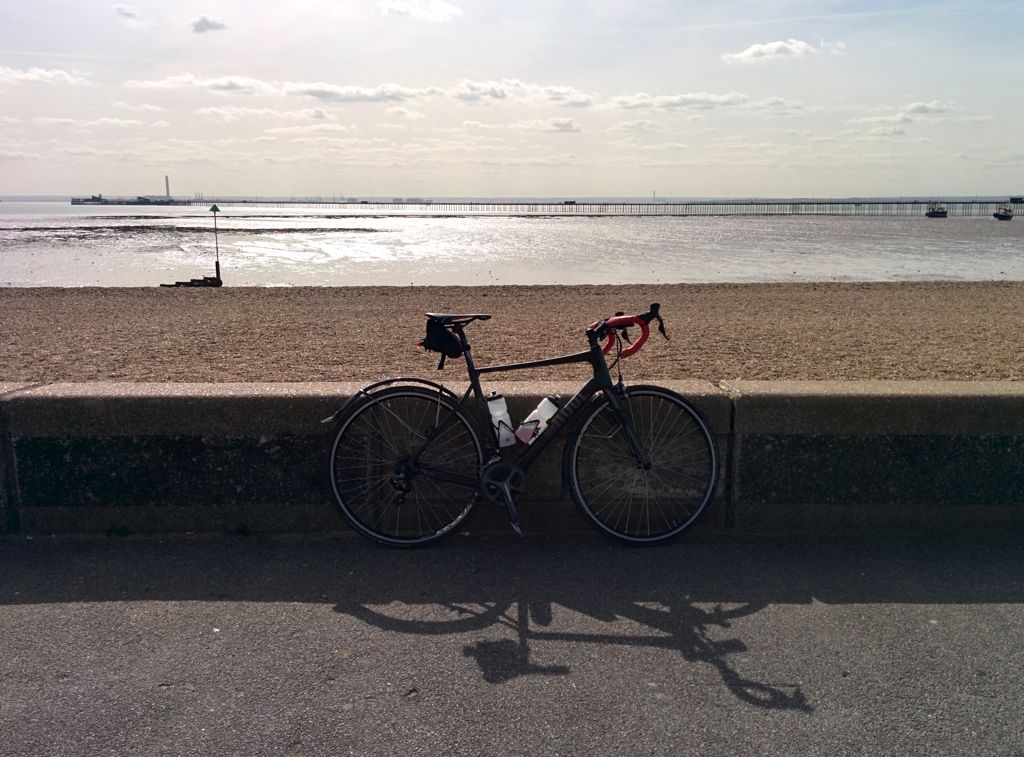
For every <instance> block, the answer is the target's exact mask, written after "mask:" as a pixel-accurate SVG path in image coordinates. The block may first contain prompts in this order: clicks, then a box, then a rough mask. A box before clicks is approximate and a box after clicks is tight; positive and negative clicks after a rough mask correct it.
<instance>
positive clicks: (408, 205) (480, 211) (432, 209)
mask: <svg viewBox="0 0 1024 757" xmlns="http://www.w3.org/2000/svg"><path fill="white" fill-rule="evenodd" d="M1013 199H1015V200H1020V199H1021V198H1013ZM186 202H187V204H189V205H198V206H203V205H205V206H209V205H211V204H216V205H218V206H220V207H225V206H226V207H263V208H265V207H272V208H286V207H311V208H328V209H338V210H340V211H342V212H345V213H353V214H357V213H373V214H378V213H379V214H385V215H386V214H394V215H403V214H404V215H505V216H909V217H914V216H921V217H923V216H924V214H925V211H926V210H927V209H928V205H929V203H930V202H931V201H929V200H863V201H862V200H821V199H812V200H756V199H752V200H693V201H685V202H583V201H573V200H562V201H543V202H498V201H488V202H471V201H466V202H463V201H447V200H440V201H426V200H422V201H421V200H416V201H409V200H404V201H403V200H397V199H396V200H392V201H378V200H351V199H349V200H342V199H332V198H329V197H306V198H295V199H287V200H282V199H278V200H231V199H208V198H204V199H196V200H188V201H186ZM1005 202H1006V201H1005V200H1004V201H1001V202H998V201H988V200H954V201H949V202H943V203H942V204H943V205H944V206H945V207H946V209H947V210H948V212H949V215H950V216H989V217H990V216H991V215H992V214H993V213H994V212H995V211H996V209H997V208H998V207H999V206H1000V205H1003V204H1005ZM1012 206H1013V208H1014V211H1015V212H1016V213H1017V214H1020V213H1021V212H1022V211H1024V202H1015V203H1012Z"/></svg>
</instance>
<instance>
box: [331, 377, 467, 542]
mask: <svg viewBox="0 0 1024 757" xmlns="http://www.w3.org/2000/svg"><path fill="white" fill-rule="evenodd" d="M483 457H484V453H483V447H482V445H481V442H480V436H479V434H478V433H477V431H476V429H475V428H474V427H473V424H472V422H471V421H470V419H469V418H468V416H467V415H466V414H465V413H464V412H463V410H462V409H461V408H459V407H457V405H456V403H455V402H454V401H453V400H451V399H450V398H448V397H446V396H444V395H442V394H440V393H439V392H432V391H430V390H428V389H423V388H419V387H401V386H399V387H393V388H390V389H386V390H383V391H380V392H377V393H375V394H373V395H372V396H371V397H369V398H367V399H365V400H363V401H362V402H360V403H359V404H357V405H356V406H355V407H354V408H353V409H352V410H350V411H349V412H348V413H346V414H345V415H344V416H343V417H342V418H341V420H340V424H339V428H338V431H337V434H336V435H335V437H334V443H333V444H332V446H331V457H330V476H331V490H332V491H333V492H334V496H335V500H336V503H337V505H338V509H339V510H340V512H341V514H342V515H343V516H344V517H345V519H346V520H347V521H348V522H349V523H350V524H351V525H352V527H353V528H355V530H356V531H358V532H359V533H361V534H362V535H363V536H366V537H368V538H370V539H373V540H374V541H377V542H379V543H381V544H387V545H389V546H399V547H412V546H421V545H425V544H429V543H431V542H434V541H437V540H438V539H441V538H443V537H445V536H447V535H448V534H450V533H452V532H454V531H455V530H456V529H457V528H458V527H459V526H460V525H462V523H463V522H465V520H466V518H468V517H469V515H470V513H471V512H472V511H473V508H474V507H475V505H476V491H477V486H478V479H479V474H480V467H481V466H482V464H483Z"/></svg>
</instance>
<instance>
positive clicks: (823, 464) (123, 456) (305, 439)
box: [0, 381, 1024, 534]
mask: <svg viewBox="0 0 1024 757" xmlns="http://www.w3.org/2000/svg"><path fill="white" fill-rule="evenodd" d="M666 385H667V386H669V387H670V388H672V389H675V390H676V391H679V392H680V393H682V394H684V395H685V396H687V397H689V398H690V399H691V400H692V401H693V402H694V403H695V404H696V405H697V406H698V408H699V409H700V410H701V412H702V414H703V415H704V416H705V418H706V419H707V420H708V422H709V423H710V425H711V427H712V428H713V429H714V431H715V434H716V437H717V440H718V446H719V451H720V453H721V458H722V466H721V479H720V481H719V486H718V493H717V495H716V499H715V502H714V503H713V505H712V507H711V508H710V510H709V512H708V513H707V514H706V515H705V517H704V518H703V520H702V522H701V524H700V525H699V528H701V529H704V530H732V531H736V532H771V531H792V530H804V531H822V532H832V533H835V532H837V531H838V532H845V531H861V530H865V529H868V530H881V531H886V532H909V531H917V530H921V529H925V530H928V531H964V530H967V531H978V530H1005V529H1019V528H1020V527H1021V526H1022V525H1024V384H1019V383H1015V382H991V383H970V382H885V381H869V382H836V383H833V382H751V381H735V382H722V383H720V384H717V385H715V384H711V383H707V382H697V381H688V382H675V383H669V384H666ZM357 388H358V386H357V385H354V384H343V383H334V384H123V383H88V384H48V385H30V384H2V383H0V531H2V532H5V533H26V534H39V533H76V532H92V533H96V532H99V533H103V532H107V533H153V532H167V531H178V532H190V531H195V532H199V531H239V532H246V531H276V532H281V531H300V532H301V531H344V530H346V526H345V525H344V524H343V523H342V521H341V519H340V518H339V517H338V516H337V515H336V513H335V511H334V508H333V505H332V503H331V500H330V494H329V489H328V483H327V476H326V458H327V451H328V446H329V443H330V435H331V427H330V426H329V425H323V424H321V423H320V420H321V419H322V418H324V417H326V416H328V415H330V414H331V413H332V412H333V411H334V410H335V409H337V408H338V407H339V406H340V405H341V403H342V402H344V400H345V399H346V398H347V397H349V396H351V394H352V393H353V392H354V391H355V390H356V389H357ZM453 388H457V387H453ZM492 388H493V389H497V390H499V391H501V392H502V393H504V394H505V396H506V398H507V399H508V401H509V407H510V410H511V413H512V416H513V418H514V419H521V418H523V417H525V416H526V415H527V414H528V413H529V411H530V410H531V409H532V408H533V407H534V406H535V405H536V404H537V403H538V402H539V401H540V399H541V398H542V397H544V396H546V395H548V394H561V395H562V396H563V397H566V398H567V397H569V396H571V394H572V393H573V391H574V390H575V388H576V387H575V386H574V385H564V384H552V383H515V384H512V383H508V384H503V383H489V384H488V389H492ZM561 459H562V458H561V445H553V446H552V447H551V448H550V449H549V450H548V451H547V452H546V453H545V456H544V457H542V458H541V461H540V462H539V463H538V464H537V466H536V467H535V468H534V469H533V470H532V471H531V472H530V476H529V485H528V491H527V495H526V497H525V500H524V503H523V504H522V507H521V514H522V518H523V525H524V528H525V529H526V530H527V532H528V533H529V532H542V533H543V532H572V531H575V530H584V531H585V530H589V526H588V525H587V523H586V522H585V521H584V520H583V518H582V517H580V516H579V515H578V514H577V513H576V512H575V509H574V507H573V505H572V504H571V501H570V500H569V497H568V495H567V494H565V493H564V492H563V487H562V482H561ZM503 517H504V516H503V513H502V512H501V511H500V510H499V509H497V508H494V507H492V506H490V505H488V504H486V503H485V504H482V505H481V508H480V512H478V513H477V515H476V516H475V518H474V520H473V521H472V522H471V523H470V524H469V528H470V530H473V531H491V530H494V531H503V530H504V529H506V528H507V526H505V524H504V521H503Z"/></svg>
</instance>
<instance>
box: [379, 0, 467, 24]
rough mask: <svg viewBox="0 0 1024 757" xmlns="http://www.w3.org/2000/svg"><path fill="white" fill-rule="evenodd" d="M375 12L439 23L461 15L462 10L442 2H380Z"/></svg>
mask: <svg viewBox="0 0 1024 757" xmlns="http://www.w3.org/2000/svg"><path fill="white" fill-rule="evenodd" d="M377 10H378V11H380V12H381V14H382V15H385V16H405V17H407V18H413V19H416V20H417V21H429V22H432V23H439V22H444V21H452V20H454V19H455V18H457V17H458V16H461V15H462V9H461V8H459V7H458V6H456V5H452V4H451V3H446V2H444V0H381V2H379V3H377Z"/></svg>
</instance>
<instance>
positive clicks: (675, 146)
mask: <svg viewBox="0 0 1024 757" xmlns="http://www.w3.org/2000/svg"><path fill="white" fill-rule="evenodd" d="M641 149H643V150H689V149H690V146H689V145H684V144H683V143H682V142H662V143H661V144H658V145H644V146H643V147H642V148H641Z"/></svg>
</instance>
